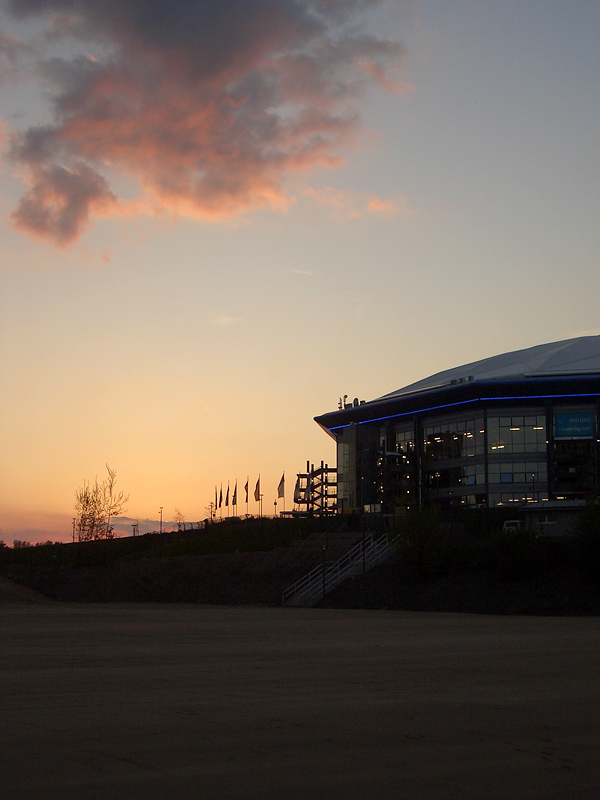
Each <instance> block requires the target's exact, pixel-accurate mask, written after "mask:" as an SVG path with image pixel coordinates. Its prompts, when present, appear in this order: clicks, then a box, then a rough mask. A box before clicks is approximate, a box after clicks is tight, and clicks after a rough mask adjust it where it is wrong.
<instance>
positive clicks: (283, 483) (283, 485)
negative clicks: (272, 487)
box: [277, 472, 285, 497]
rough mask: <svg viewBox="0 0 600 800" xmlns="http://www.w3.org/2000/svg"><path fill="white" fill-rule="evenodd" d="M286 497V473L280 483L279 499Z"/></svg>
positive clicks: (278, 489)
mask: <svg viewBox="0 0 600 800" xmlns="http://www.w3.org/2000/svg"><path fill="white" fill-rule="evenodd" d="M284 495H285V472H284V473H283V475H282V476H281V480H280V481H279V486H278V487H277V497H283V496H284Z"/></svg>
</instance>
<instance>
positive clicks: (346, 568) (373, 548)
mask: <svg viewBox="0 0 600 800" xmlns="http://www.w3.org/2000/svg"><path fill="white" fill-rule="evenodd" d="M390 552H391V547H390V541H389V539H388V536H387V534H384V535H383V536H381V537H379V538H378V539H375V540H374V539H373V536H372V535H371V534H369V535H368V536H366V537H365V538H364V539H362V540H361V541H360V542H358V544H355V545H354V547H353V548H352V549H351V550H349V551H348V552H347V553H346V554H345V555H343V556H342V557H341V558H339V559H338V560H337V561H335V562H334V563H326V562H324V563H323V564H319V566H318V567H315V568H314V569H313V570H311V571H310V572H309V573H308V575H305V576H304V577H303V578H301V579H300V580H299V581H297V582H296V583H294V584H293V586H290V587H289V588H288V589H286V590H285V591H284V592H283V594H282V596H281V604H282V605H284V606H292V605H294V606H312V605H314V604H315V602H316V601H317V600H320V599H321V598H322V597H325V595H326V594H327V592H330V591H331V590H332V589H335V587H336V586H338V585H339V584H340V583H342V581H344V580H346V578H349V577H350V575H358V574H360V573H362V572H366V571H367V570H369V569H371V567H374V566H375V565H376V564H379V563H381V562H382V561H385V560H386V559H387V558H388V557H389V554H390Z"/></svg>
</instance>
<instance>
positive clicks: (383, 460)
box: [315, 336, 600, 515]
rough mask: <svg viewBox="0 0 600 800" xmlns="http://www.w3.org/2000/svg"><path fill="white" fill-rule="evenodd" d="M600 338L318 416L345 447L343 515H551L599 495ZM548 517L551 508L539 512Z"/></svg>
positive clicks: (465, 370) (463, 371)
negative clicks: (430, 510) (486, 511)
mask: <svg viewBox="0 0 600 800" xmlns="http://www.w3.org/2000/svg"><path fill="white" fill-rule="evenodd" d="M599 413H600V336H585V337H581V338H577V339H568V340H566V341H561V342H554V343H552V344H543V345H538V346H537V347H531V348H528V349H526V350H518V351H516V352H512V353H505V354H503V355H499V356H495V357H493V358H488V359H483V360H482V361H477V362H474V363H471V364H466V365H465V366H463V367H457V368H454V369H450V370H446V371H444V372H440V373H437V374H436V375H433V376H431V377H430V378H426V379H425V380H422V381H419V382H417V383H414V384H411V385H410V386H406V387H405V388H403V389H399V390H398V391H395V392H392V393H390V394H387V395H384V396H383V397H380V398H378V399H376V400H372V401H370V402H362V401H358V400H357V399H356V400H354V401H353V402H351V403H348V402H346V399H345V398H344V399H343V400H340V407H339V408H338V410H336V411H332V412H331V413H327V414H322V415H321V416H318V417H316V418H315V419H316V421H317V422H318V423H319V425H321V426H322V427H323V428H325V429H326V430H327V431H328V432H329V433H330V434H331V435H332V436H333V437H334V438H335V440H336V442H337V483H338V487H337V495H338V499H337V502H338V513H350V512H352V511H356V510H360V511H364V510H367V511H381V512H383V513H386V514H393V515H395V514H401V513H403V512H404V511H406V510H408V509H418V508H423V507H425V506H437V507H439V508H442V509H447V508H464V509H470V508H495V507H507V506H508V507H522V506H529V505H530V504H534V503H535V504H547V506H546V507H547V508H550V507H552V508H556V507H557V506H558V505H560V504H564V505H565V507H566V506H567V505H570V506H571V507H573V505H576V504H577V503H578V502H581V501H583V500H585V499H586V498H587V497H589V496H590V495H593V494H596V493H598V491H599V489H600V482H599V470H598V465H599V458H598V456H599V440H600V439H599V434H598V419H599ZM538 507H540V506H539V505H538Z"/></svg>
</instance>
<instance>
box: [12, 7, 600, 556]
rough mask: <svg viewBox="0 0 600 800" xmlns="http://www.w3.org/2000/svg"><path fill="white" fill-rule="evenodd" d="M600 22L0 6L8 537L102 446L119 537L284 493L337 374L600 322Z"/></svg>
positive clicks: (44, 519) (476, 352)
mask: <svg viewBox="0 0 600 800" xmlns="http://www.w3.org/2000/svg"><path fill="white" fill-rule="evenodd" d="M599 43H600V4H599V3H598V2H593V1H592V0H569V1H568V2H567V0H519V1H518V2H517V0H504V2H502V3H499V2H491V0H452V2H446V3H441V2H439V0H407V2H402V1H401V0H396V1H395V0H388V2H376V1H375V0H195V2H194V1H192V2H190V0H171V2H169V0H162V2H159V0H110V2H109V0H0V147H1V153H2V160H1V162H0V225H1V233H0V269H1V273H0V274H1V278H0V369H1V376H2V399H1V423H0V425H1V427H0V433H1V445H0V501H1V502H0V528H1V532H0V539H3V540H4V541H5V542H6V543H8V544H12V541H13V540H14V539H28V540H30V541H37V540H45V539H52V540H61V539H62V540H69V539H70V536H71V520H72V517H73V514H74V511H73V502H74V494H75V490H76V489H77V487H78V486H80V485H81V484H82V482H83V481H84V480H86V479H87V480H93V479H94V478H95V476H98V478H99V479H101V478H102V477H103V472H104V469H105V464H106V463H109V464H110V465H111V466H112V467H113V468H115V469H116V471H117V475H118V485H119V487H120V488H121V489H123V490H124V491H125V492H126V493H127V494H128V495H129V501H128V503H127V512H126V516H127V519H123V520H122V521H121V523H122V524H121V530H123V531H127V532H130V531H131V522H134V521H135V520H139V522H140V529H141V531H142V532H143V531H145V530H152V529H154V528H156V527H157V526H158V522H157V520H158V518H159V508H160V507H161V506H162V507H163V517H164V520H165V523H166V522H168V521H169V520H172V519H173V516H174V513H175V509H176V508H177V509H179V510H180V511H181V512H182V514H183V515H184V516H185V519H186V520H188V521H195V520H200V519H203V518H204V517H206V516H207V506H208V504H209V503H210V502H211V500H213V499H214V491H215V485H217V486H218V487H219V488H220V487H221V485H222V486H223V490H224V491H225V489H226V487H227V483H228V482H229V483H230V486H231V489H233V486H234V484H235V481H236V480H237V481H238V498H239V500H240V505H239V506H238V511H239V512H240V513H244V512H245V510H246V508H245V503H244V502H243V500H244V495H243V485H244V483H245V482H246V479H247V478H249V482H250V495H251V497H250V507H249V511H250V513H257V512H258V506H257V504H256V503H254V501H253V499H252V493H253V490H254V486H255V484H256V480H257V478H258V476H259V474H260V476H261V486H262V491H263V494H264V500H263V511H264V513H265V514H272V513H273V510H274V506H273V501H274V500H275V498H276V492H277V485H278V483H279V479H280V478H281V475H282V473H283V472H285V476H286V499H285V504H286V509H288V510H289V509H290V508H291V507H292V492H293V486H294V480H295V475H296V473H297V472H299V471H303V470H304V468H305V466H306V462H307V461H311V462H315V463H316V462H320V461H321V460H324V461H326V462H329V463H330V464H331V465H334V464H335V447H334V443H333V441H332V440H331V439H330V438H329V437H328V436H327V435H326V434H325V433H323V431H321V430H320V429H319V427H318V426H317V425H316V423H315V422H314V421H313V417H314V416H315V415H318V414H322V413H324V412H326V411H330V410H333V409H334V408H336V407H337V403H338V398H339V397H341V396H342V395H344V394H347V395H348V396H349V397H350V398H354V397H359V398H361V399H366V400H369V399H373V398H375V397H378V396H380V395H382V394H385V393H388V392H391V391H393V390H395V389H398V388H400V387H401V386H404V385H407V384H409V383H411V382H414V381H417V380H419V379H421V378H424V377H426V376H428V375H430V374H432V373H434V372H437V371H440V370H443V369H447V368H450V367H453V366H457V365H459V364H462V363H467V362H470V361H474V360H476V359H480V358H484V357H487V356H492V355H496V354H498V353H501V352H504V351H508V350H515V349H519V348H524V347H529V346H532V345H535V344H540V343H543V342H550V341H556V340H560V339H566V338H570V337H573V336H578V335H587V334H597V333H600V317H599V314H600V311H599V309H600V272H599V266H600V263H599V261H600V258H599V256H600V248H599V244H600V223H599V219H598V218H599V194H600V157H599V152H598V151H599V147H600V145H599V143H600V81H599V76H600V47H599ZM282 507H283V504H282V502H281V500H280V501H279V505H278V510H282Z"/></svg>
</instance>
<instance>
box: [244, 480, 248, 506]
mask: <svg viewBox="0 0 600 800" xmlns="http://www.w3.org/2000/svg"><path fill="white" fill-rule="evenodd" d="M244 489H245V490H246V503H248V481H246V485H245V486H244Z"/></svg>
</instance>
